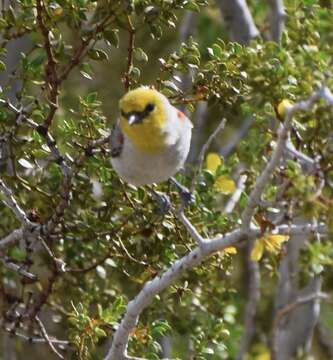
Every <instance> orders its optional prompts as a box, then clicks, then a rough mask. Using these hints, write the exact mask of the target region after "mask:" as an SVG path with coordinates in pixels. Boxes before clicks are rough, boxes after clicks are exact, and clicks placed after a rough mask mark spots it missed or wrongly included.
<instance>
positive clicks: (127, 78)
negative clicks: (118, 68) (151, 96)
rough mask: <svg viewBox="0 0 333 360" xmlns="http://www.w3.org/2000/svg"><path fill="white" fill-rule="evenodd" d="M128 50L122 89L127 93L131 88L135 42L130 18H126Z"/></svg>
mask: <svg viewBox="0 0 333 360" xmlns="http://www.w3.org/2000/svg"><path fill="white" fill-rule="evenodd" d="M127 19H128V27H129V29H128V48H127V66H126V71H125V74H124V80H123V81H124V87H125V91H126V92H127V91H128V90H129V89H130V87H131V77H130V74H131V70H132V67H133V50H134V41H135V29H134V27H133V25H132V22H131V18H130V17H129V16H128V17H127Z"/></svg>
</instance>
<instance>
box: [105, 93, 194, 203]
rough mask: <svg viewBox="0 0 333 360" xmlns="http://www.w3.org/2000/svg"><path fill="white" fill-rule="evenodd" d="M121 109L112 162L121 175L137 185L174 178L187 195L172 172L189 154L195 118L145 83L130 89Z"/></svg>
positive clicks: (112, 143) (113, 143)
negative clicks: (191, 119) (190, 117)
mask: <svg viewBox="0 0 333 360" xmlns="http://www.w3.org/2000/svg"><path fill="white" fill-rule="evenodd" d="M119 110H120V117H119V119H118V121H117V122H116V124H115V125H114V127H113V129H112V132H111V164H112V167H113V169H114V170H115V171H116V173H117V174H118V175H119V177H120V178H121V179H122V180H124V181H125V182H126V183H129V184H132V185H134V186H143V185H152V184H156V183H161V182H164V181H166V180H169V179H171V180H172V182H173V183H175V184H176V186H177V187H178V188H179V189H180V191H181V192H182V193H184V194H185V196H186V188H185V187H183V186H182V185H180V184H179V183H178V181H176V180H175V179H174V177H173V176H174V175H175V174H176V173H177V172H178V171H179V170H180V169H181V168H182V167H183V166H184V163H185V161H186V158H187V156H188V153H189V150H190V143H191V135H192V128H193V125H192V122H191V121H190V120H189V119H188V117H187V116H186V115H185V114H184V113H183V112H181V111H180V110H178V109H177V108H175V107H174V106H173V105H172V104H171V103H170V101H169V100H168V98H167V97H166V96H164V95H163V94H162V93H160V92H159V91H157V90H156V89H154V88H150V87H146V86H140V87H138V88H136V89H133V90H130V91H128V92H127V93H126V94H125V95H124V96H123V97H122V98H121V99H120V101H119ZM187 192H188V191H187ZM184 194H183V195H184ZM187 196H188V194H187Z"/></svg>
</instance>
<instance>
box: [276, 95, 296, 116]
mask: <svg viewBox="0 0 333 360" xmlns="http://www.w3.org/2000/svg"><path fill="white" fill-rule="evenodd" d="M292 106H293V103H292V102H291V101H290V100H287V99H283V100H282V101H281V102H280V103H279V104H278V106H277V108H276V109H277V113H278V114H279V116H280V117H281V119H284V117H285V116H286V111H287V109H290V108H291V107H292Z"/></svg>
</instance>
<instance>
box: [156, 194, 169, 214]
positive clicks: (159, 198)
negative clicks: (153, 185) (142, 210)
mask: <svg viewBox="0 0 333 360" xmlns="http://www.w3.org/2000/svg"><path fill="white" fill-rule="evenodd" d="M152 195H153V197H154V199H155V200H156V202H157V204H158V208H159V211H160V213H161V214H162V215H165V214H167V213H168V212H169V211H170V209H171V201H170V198H169V196H168V195H166V194H164V193H161V192H159V191H152Z"/></svg>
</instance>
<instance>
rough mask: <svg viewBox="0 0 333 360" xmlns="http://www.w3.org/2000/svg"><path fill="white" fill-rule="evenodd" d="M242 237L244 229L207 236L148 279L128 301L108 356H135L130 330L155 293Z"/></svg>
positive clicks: (122, 358) (121, 358)
mask: <svg viewBox="0 0 333 360" xmlns="http://www.w3.org/2000/svg"><path fill="white" fill-rule="evenodd" d="M241 238H242V234H241V232H240V231H234V232H232V233H229V234H226V235H225V236H222V237H218V238H217V239H211V240H206V241H205V243H204V246H202V247H196V248H195V249H194V250H192V251H191V252H190V253H188V254H187V255H186V256H184V257H183V258H181V259H179V260H177V261H175V262H174V263H173V264H172V265H171V267H170V268H169V269H168V270H167V271H166V272H164V273H163V274H162V275H161V276H156V277H155V278H154V279H153V280H152V281H149V282H147V283H146V284H145V286H144V287H143V289H142V290H141V291H140V292H139V294H138V295H137V296H136V297H135V298H134V299H133V300H132V301H130V302H129V303H128V305H127V311H126V313H125V315H124V317H123V319H122V321H121V323H120V324H119V327H118V328H117V330H116V332H115V334H114V337H113V342H112V346H111V349H110V350H109V352H108V354H107V355H106V357H105V359H104V360H126V359H133V358H131V357H129V356H128V355H127V351H126V349H127V343H128V340H129V335H130V332H131V331H132V329H133V328H134V327H135V326H136V324H137V322H138V318H139V315H140V314H141V312H142V311H143V309H145V308H146V307H147V306H148V305H150V303H151V302H152V301H153V299H154V297H155V295H156V294H158V293H160V292H161V291H163V290H164V289H165V288H167V287H168V286H169V285H170V284H172V283H173V282H174V281H175V280H177V279H178V278H179V276H180V275H181V274H182V273H183V272H185V271H186V270H188V269H191V268H193V267H194V266H197V265H199V264H200V263H201V262H202V261H203V260H204V259H205V258H206V257H207V256H209V255H211V254H213V253H215V252H216V251H220V250H223V249H224V248H225V247H228V246H231V245H234V244H235V243H237V242H238V241H239V240H240V239H241Z"/></svg>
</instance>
